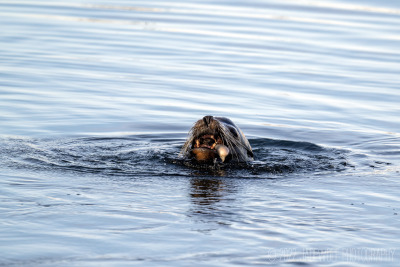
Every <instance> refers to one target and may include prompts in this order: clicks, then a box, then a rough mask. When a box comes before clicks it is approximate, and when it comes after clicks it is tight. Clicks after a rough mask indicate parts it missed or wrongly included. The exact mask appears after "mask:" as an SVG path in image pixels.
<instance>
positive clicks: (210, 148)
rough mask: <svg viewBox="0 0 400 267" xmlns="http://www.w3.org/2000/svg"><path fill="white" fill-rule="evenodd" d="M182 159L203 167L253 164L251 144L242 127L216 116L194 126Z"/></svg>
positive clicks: (200, 121) (208, 117)
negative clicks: (239, 163) (233, 163)
mask: <svg viewBox="0 0 400 267" xmlns="http://www.w3.org/2000/svg"><path fill="white" fill-rule="evenodd" d="M181 155H182V156H184V157H185V158H188V159H192V160H194V161H197V162H202V163H212V162H217V161H219V162H228V161H233V162H247V161H251V160H253V151H252V149H251V146H250V144H249V141H248V140H247V138H246V137H245V135H244V134H243V132H242V131H241V130H240V129H239V127H237V126H236V125H235V124H234V123H233V122H232V121H231V120H230V119H228V118H224V117H213V116H205V117H204V118H203V119H200V120H198V121H197V122H196V123H195V124H194V126H193V127H192V129H190V131H189V137H188V138H187V140H186V142H185V144H184V145H183V147H182V150H181Z"/></svg>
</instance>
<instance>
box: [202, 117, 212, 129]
mask: <svg viewBox="0 0 400 267" xmlns="http://www.w3.org/2000/svg"><path fill="white" fill-rule="evenodd" d="M213 120H214V117H213V116H204V118H203V121H204V123H205V124H206V126H207V127H208V125H209V124H210V123H211V122H212V121H213Z"/></svg>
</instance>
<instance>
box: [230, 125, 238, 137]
mask: <svg viewBox="0 0 400 267" xmlns="http://www.w3.org/2000/svg"><path fill="white" fill-rule="evenodd" d="M228 128H229V131H230V132H231V133H232V134H233V136H234V137H238V133H237V131H236V129H235V128H233V127H228Z"/></svg>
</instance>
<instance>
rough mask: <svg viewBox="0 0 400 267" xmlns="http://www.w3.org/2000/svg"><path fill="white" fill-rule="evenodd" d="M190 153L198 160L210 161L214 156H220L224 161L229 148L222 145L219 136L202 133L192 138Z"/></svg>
mask: <svg viewBox="0 0 400 267" xmlns="http://www.w3.org/2000/svg"><path fill="white" fill-rule="evenodd" d="M191 153H192V156H193V157H194V158H195V159H196V160H197V161H200V162H210V161H213V160H214V159H215V158H220V159H221V160H222V162H224V161H225V158H226V156H227V155H228V154H229V149H228V148H227V147H226V146H224V145H223V141H222V139H221V137H215V136H214V135H212V134H204V135H201V136H200V137H199V138H197V139H195V140H194V142H193V148H192V150H191Z"/></svg>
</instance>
